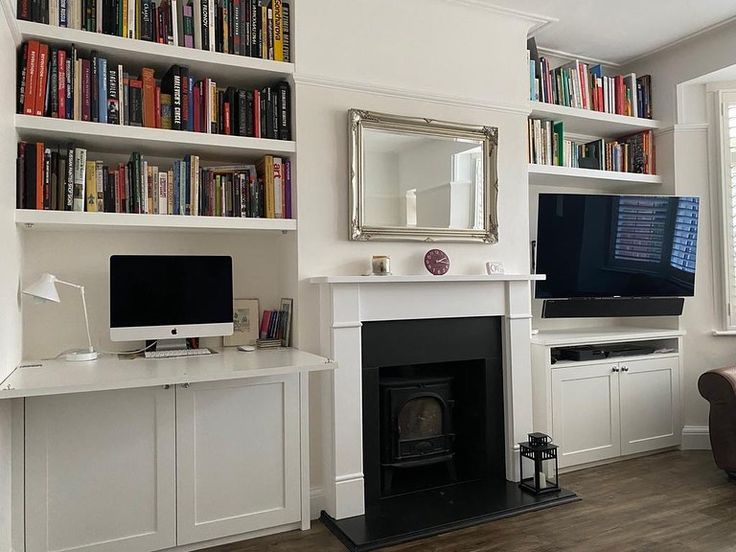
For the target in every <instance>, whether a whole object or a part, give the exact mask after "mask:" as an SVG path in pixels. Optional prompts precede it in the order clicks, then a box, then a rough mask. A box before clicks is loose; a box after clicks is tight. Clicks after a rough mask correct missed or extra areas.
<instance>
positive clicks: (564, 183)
mask: <svg viewBox="0 0 736 552" xmlns="http://www.w3.org/2000/svg"><path fill="white" fill-rule="evenodd" d="M602 183H603V184H605V183H607V184H610V185H612V186H617V185H618V186H621V185H623V186H625V185H628V184H650V185H658V184H662V177H661V176H659V175H656V174H637V173H627V172H618V171H598V170H595V169H579V168H577V167H558V166H556V165H537V164H534V163H530V164H529V184H530V185H538V186H560V187H568V186H586V187H589V186H595V185H598V186H600V185H601V184H602Z"/></svg>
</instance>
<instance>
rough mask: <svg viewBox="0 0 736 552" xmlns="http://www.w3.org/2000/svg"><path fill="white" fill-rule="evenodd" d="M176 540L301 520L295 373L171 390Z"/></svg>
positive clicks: (196, 538) (297, 387)
mask: <svg viewBox="0 0 736 552" xmlns="http://www.w3.org/2000/svg"><path fill="white" fill-rule="evenodd" d="M176 399H177V414H176V448H177V505H178V508H177V510H178V517H177V535H178V544H180V545H181V544H188V543H193V542H200V541H204V540H207V539H213V538H216V537H223V536H227V535H235V534H239V533H246V532H249V531H255V530H258V529H263V528H266V527H275V526H279V525H284V524H287V523H293V522H296V521H299V520H300V519H301V512H300V454H299V430H300V429H299V376H298V375H297V374H293V375H289V376H285V377H283V376H282V377H264V378H253V379H248V380H240V381H227V382H216V383H196V384H192V385H191V386H178V387H177V391H176Z"/></svg>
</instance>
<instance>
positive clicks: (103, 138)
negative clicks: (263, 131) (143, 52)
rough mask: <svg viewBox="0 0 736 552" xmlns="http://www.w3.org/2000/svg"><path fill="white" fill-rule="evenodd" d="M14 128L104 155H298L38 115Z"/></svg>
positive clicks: (282, 143)
mask: <svg viewBox="0 0 736 552" xmlns="http://www.w3.org/2000/svg"><path fill="white" fill-rule="evenodd" d="M90 34H92V33H90ZM126 40H130V39H126ZM15 128H16V131H17V133H18V138H19V139H21V140H26V141H36V140H41V141H42V140H49V141H52V142H60V143H63V142H69V141H71V142H74V143H75V144H77V145H79V146H81V147H85V148H88V149H92V150H94V151H99V152H103V153H105V152H118V153H129V152H131V151H136V150H140V149H144V150H145V151H146V153H147V154H149V155H159V156H177V155H183V154H185V153H196V154H198V155H201V156H202V157H206V158H207V159H213V160H218V159H225V160H227V159H235V160H237V159H240V160H243V159H252V158H256V157H261V156H263V155H266V154H274V155H286V156H288V155H290V154H293V153H295V152H296V143H295V142H293V141H287V140H269V139H266V138H251V137H247V136H226V135H224V134H206V133H202V132H188V131H183V130H166V129H161V128H145V127H136V126H127V125H113V124H106V123H93V122H89V121H73V120H68V119H53V118H51V117H37V116H35V115H18V114H16V115H15Z"/></svg>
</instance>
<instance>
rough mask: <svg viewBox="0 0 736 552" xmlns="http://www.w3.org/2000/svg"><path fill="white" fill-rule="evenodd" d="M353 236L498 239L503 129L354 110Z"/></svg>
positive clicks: (371, 238) (351, 115)
mask: <svg viewBox="0 0 736 552" xmlns="http://www.w3.org/2000/svg"><path fill="white" fill-rule="evenodd" d="M349 118H350V132H351V148H350V160H351V181H352V182H351V198H350V203H351V210H352V228H351V233H350V237H351V239H353V240H422V241H481V242H485V243H495V242H496V241H497V240H498V224H497V218H496V201H497V193H498V182H497V178H496V149H497V144H498V129H496V128H494V127H480V126H472V125H462V124H454V123H446V122H441V121H434V120H431V119H416V118H409V117H401V116H397V115H387V114H383V113H375V112H370V111H362V110H357V109H352V110H350V112H349Z"/></svg>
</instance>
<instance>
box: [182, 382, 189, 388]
mask: <svg viewBox="0 0 736 552" xmlns="http://www.w3.org/2000/svg"><path fill="white" fill-rule="evenodd" d="M181 386H182V387H183V388H184V389H189V384H188V383H182V384H181Z"/></svg>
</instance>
